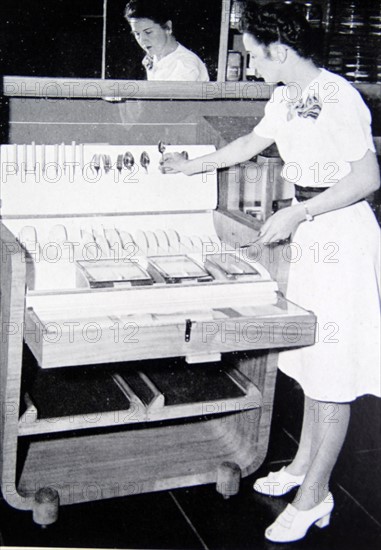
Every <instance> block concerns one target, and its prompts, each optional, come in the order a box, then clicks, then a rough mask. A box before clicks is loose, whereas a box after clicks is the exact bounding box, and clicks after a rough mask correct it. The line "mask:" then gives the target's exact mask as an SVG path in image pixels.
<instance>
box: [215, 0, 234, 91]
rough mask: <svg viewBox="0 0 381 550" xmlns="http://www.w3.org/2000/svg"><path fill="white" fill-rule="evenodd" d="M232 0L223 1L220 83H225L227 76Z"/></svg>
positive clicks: (219, 65)
mask: <svg viewBox="0 0 381 550" xmlns="http://www.w3.org/2000/svg"><path fill="white" fill-rule="evenodd" d="M230 8H231V0H222V11H221V26H220V29H221V30H220V48H219V53H218V70H217V80H218V82H224V81H225V76H226V64H227V56H228V42H229V23H230Z"/></svg>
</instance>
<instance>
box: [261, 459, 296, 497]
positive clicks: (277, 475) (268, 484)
mask: <svg viewBox="0 0 381 550" xmlns="http://www.w3.org/2000/svg"><path fill="white" fill-rule="evenodd" d="M285 468H286V467H285V466H283V468H282V469H281V470H279V471H278V472H270V473H269V474H268V476H266V477H260V478H259V479H257V480H256V482H255V483H254V485H253V487H254V491H257V492H258V493H262V494H263V495H269V496H271V497H280V496H282V495H285V494H286V493H288V492H289V491H291V489H293V488H294V487H299V485H301V484H302V483H303V481H304V478H305V477H306V476H305V475H303V476H294V475H292V474H289V473H288V472H286V470H285Z"/></svg>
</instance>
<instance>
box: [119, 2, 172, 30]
mask: <svg viewBox="0 0 381 550" xmlns="http://www.w3.org/2000/svg"><path fill="white" fill-rule="evenodd" d="M169 11H170V10H169V9H168V7H167V6H166V3H165V2H164V1H163V0H161V1H159V0H131V1H130V2H128V4H127V6H126V8H125V10H124V17H125V18H126V19H127V21H129V20H130V19H151V21H154V23H157V24H158V25H160V26H162V27H164V26H165V24H166V23H167V21H170V20H171V19H172V18H171V14H170V12H169Z"/></svg>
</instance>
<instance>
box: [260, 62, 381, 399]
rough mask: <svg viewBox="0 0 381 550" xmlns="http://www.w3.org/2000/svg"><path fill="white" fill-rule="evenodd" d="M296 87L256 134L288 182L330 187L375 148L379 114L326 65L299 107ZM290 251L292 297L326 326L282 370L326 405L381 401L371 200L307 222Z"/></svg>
mask: <svg viewBox="0 0 381 550" xmlns="http://www.w3.org/2000/svg"><path fill="white" fill-rule="evenodd" d="M296 91H297V88H296V86H294V88H293V87H292V86H290V85H289V86H281V87H278V88H276V89H275V91H274V93H273V95H272V97H271V99H270V101H269V102H268V104H267V106H266V110H265V116H264V118H263V119H262V121H261V122H260V123H259V124H258V126H256V127H255V129H254V132H255V133H257V134H258V135H260V136H263V137H267V138H273V139H274V140H275V142H276V144H277V146H278V149H279V152H280V155H281V156H282V158H283V160H284V162H285V166H284V169H283V176H284V177H285V178H286V179H288V180H290V181H292V182H293V183H295V184H297V185H299V186H302V187H330V186H331V185H334V184H335V183H336V182H337V181H338V180H339V179H341V178H343V177H344V176H345V175H347V174H348V173H349V172H350V169H351V168H350V162H353V161H356V160H360V159H361V158H363V156H364V155H365V154H366V152H367V151H368V150H371V151H375V149H374V144H373V140H372V135H371V126H370V124H371V117H370V113H369V110H368V108H367V107H366V105H365V104H364V102H363V100H362V99H361V96H360V94H359V93H358V92H357V90H356V89H355V88H354V87H353V86H352V85H351V84H349V83H348V82H347V81H346V80H345V79H343V78H342V77H340V76H338V75H335V74H332V73H330V72H328V71H326V70H324V69H322V70H321V71H320V74H319V76H318V77H317V78H316V79H315V80H314V81H313V82H311V83H310V85H309V86H308V87H307V88H306V89H305V90H303V92H302V96H301V99H300V100H298V101H293V97H294V92H296ZM359 186H361V181H360V180H359ZM290 250H291V251H292V253H293V254H292V258H291V260H290V273H289V282H288V289H287V298H288V299H289V300H291V301H293V302H295V303H297V304H298V305H301V306H302V307H304V308H306V309H309V310H312V311H313V312H314V313H315V314H316V315H317V321H318V326H317V333H316V343H315V344H314V345H313V346H309V347H304V348H298V349H294V350H289V351H285V352H282V353H281V354H280V358H279V368H280V369H281V370H282V371H283V372H285V373H286V374H288V375H289V376H291V377H292V378H294V379H295V380H297V381H298V382H299V384H300V385H301V386H302V388H303V390H304V393H305V394H306V395H307V396H309V397H311V398H313V399H316V400H321V401H332V402H348V401H352V400H354V399H355V398H356V397H358V396H361V395H364V394H373V395H377V396H381V376H380V374H381V363H380V349H381V343H380V335H381V327H380V265H381V258H380V228H379V226H378V223H377V221H376V219H375V217H374V215H373V212H372V210H371V208H370V207H369V205H368V203H367V202H366V201H365V200H363V201H360V202H358V203H356V204H354V205H351V206H349V207H346V208H342V209H339V210H335V211H332V212H328V213H325V214H322V215H319V216H316V217H315V218H314V220H313V221H312V222H308V221H306V222H303V223H301V224H300V225H299V227H298V229H297V231H296V232H295V235H294V237H293V242H292V245H291V247H290Z"/></svg>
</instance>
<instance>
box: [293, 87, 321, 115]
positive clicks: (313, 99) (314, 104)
mask: <svg viewBox="0 0 381 550" xmlns="http://www.w3.org/2000/svg"><path fill="white" fill-rule="evenodd" d="M321 109H322V102H321V100H320V99H319V98H318V97H317V96H316V95H315V94H314V93H311V94H308V96H307V97H306V99H302V98H300V99H299V100H298V101H295V102H289V103H288V113H287V120H292V119H293V118H294V117H295V115H296V114H297V115H298V116H299V117H301V118H312V119H313V120H316V119H317V118H318V116H319V115H320V112H321Z"/></svg>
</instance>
